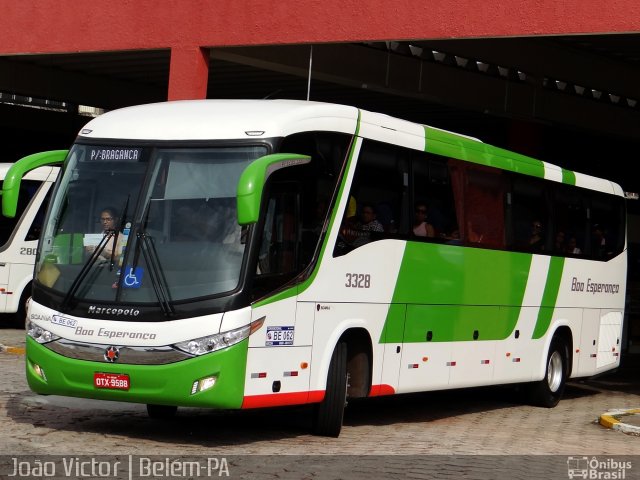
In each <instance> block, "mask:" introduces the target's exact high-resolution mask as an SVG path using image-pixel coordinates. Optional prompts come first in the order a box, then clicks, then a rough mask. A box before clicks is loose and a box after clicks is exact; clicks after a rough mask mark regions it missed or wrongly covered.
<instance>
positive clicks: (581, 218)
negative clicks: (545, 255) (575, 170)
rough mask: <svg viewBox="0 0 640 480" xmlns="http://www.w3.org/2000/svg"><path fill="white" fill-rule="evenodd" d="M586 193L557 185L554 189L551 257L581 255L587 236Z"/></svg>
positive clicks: (567, 186)
mask: <svg viewBox="0 0 640 480" xmlns="http://www.w3.org/2000/svg"><path fill="white" fill-rule="evenodd" d="M586 193H587V191H586V190H584V189H580V188H576V187H572V186H569V185H562V184H558V185H556V186H555V188H554V196H553V206H554V208H553V210H554V222H553V231H552V239H553V244H552V248H551V253H552V254H553V255H566V256H580V255H583V253H584V250H585V247H586V244H587V236H588V235H587V234H588V230H587V229H588V224H587V208H586V205H585V200H586V198H585V197H586V195H585V194H586Z"/></svg>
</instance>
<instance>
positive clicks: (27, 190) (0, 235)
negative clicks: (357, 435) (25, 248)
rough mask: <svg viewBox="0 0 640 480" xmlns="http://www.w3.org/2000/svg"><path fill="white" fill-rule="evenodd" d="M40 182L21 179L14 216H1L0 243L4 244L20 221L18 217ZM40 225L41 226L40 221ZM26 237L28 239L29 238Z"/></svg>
mask: <svg viewBox="0 0 640 480" xmlns="http://www.w3.org/2000/svg"><path fill="white" fill-rule="evenodd" d="M41 184H42V182H40V181H35V180H23V181H22V182H21V183H20V194H19V196H18V207H17V210H16V216H15V217H13V218H2V221H0V245H4V244H6V243H7V242H8V241H9V239H10V238H11V235H12V234H13V231H14V229H15V228H16V226H17V225H18V223H19V222H20V218H21V217H22V215H23V214H24V212H25V210H26V209H27V206H28V205H29V202H31V199H32V198H33V197H34V195H35V194H36V192H37V191H38V188H40V185H41ZM45 211H46V207H45ZM40 226H42V221H41V222H40ZM38 236H39V234H38ZM36 238H38V237H36ZM27 239H28V240H29V238H27Z"/></svg>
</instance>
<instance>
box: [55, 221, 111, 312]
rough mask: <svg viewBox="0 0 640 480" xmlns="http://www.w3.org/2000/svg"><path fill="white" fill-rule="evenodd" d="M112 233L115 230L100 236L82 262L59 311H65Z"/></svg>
mask: <svg viewBox="0 0 640 480" xmlns="http://www.w3.org/2000/svg"><path fill="white" fill-rule="evenodd" d="M114 235H115V232H114V231H113V230H109V231H107V232H106V233H105V234H104V236H103V237H102V239H101V240H100V242H99V243H98V245H97V246H96V249H95V250H94V251H93V252H92V253H91V255H90V256H89V258H88V259H87V261H86V262H85V263H84V265H83V266H82V269H81V270H80V272H79V273H78V275H77V276H76V278H75V279H74V280H73V283H72V284H71V287H69V290H68V291H67V294H66V295H65V296H64V299H62V303H61V304H60V311H61V312H64V311H66V309H67V306H68V304H69V301H70V300H71V299H72V298H73V296H74V295H75V294H76V292H77V291H78V288H80V284H81V283H82V281H83V280H84V279H85V277H86V276H87V274H88V273H89V270H91V267H92V266H93V265H94V264H95V263H96V261H97V260H98V258H99V257H100V254H102V252H103V250H104V249H105V248H106V246H107V244H108V243H109V240H110V239H111V238H113V236H114ZM114 249H115V247H114Z"/></svg>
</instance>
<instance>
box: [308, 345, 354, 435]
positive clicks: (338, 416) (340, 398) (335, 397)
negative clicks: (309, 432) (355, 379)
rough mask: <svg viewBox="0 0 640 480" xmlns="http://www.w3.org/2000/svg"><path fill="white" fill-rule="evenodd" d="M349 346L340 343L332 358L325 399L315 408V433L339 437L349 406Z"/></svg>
mask: <svg viewBox="0 0 640 480" xmlns="http://www.w3.org/2000/svg"><path fill="white" fill-rule="evenodd" d="M347 383H348V375H347V344H346V343H343V342H340V343H338V345H336V349H335V350H334V351H333V355H332V356H331V363H330V364H329V374H328V376H327V388H326V390H325V393H324V399H323V400H322V402H320V403H319V404H318V405H316V406H315V410H314V419H313V433H314V434H316V435H322V436H325V437H337V436H338V435H340V430H342V419H343V418H344V409H345V407H346V405H347Z"/></svg>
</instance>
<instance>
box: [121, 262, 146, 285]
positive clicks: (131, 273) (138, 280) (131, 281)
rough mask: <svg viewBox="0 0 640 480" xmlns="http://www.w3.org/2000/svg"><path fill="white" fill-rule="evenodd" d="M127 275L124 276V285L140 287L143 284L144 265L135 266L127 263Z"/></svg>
mask: <svg viewBox="0 0 640 480" xmlns="http://www.w3.org/2000/svg"><path fill="white" fill-rule="evenodd" d="M125 272H126V275H125V276H124V277H123V278H122V286H123V287H125V288H140V286H141V285H142V267H136V268H135V270H134V268H133V267H130V266H128V265H127V268H126V269H125Z"/></svg>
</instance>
